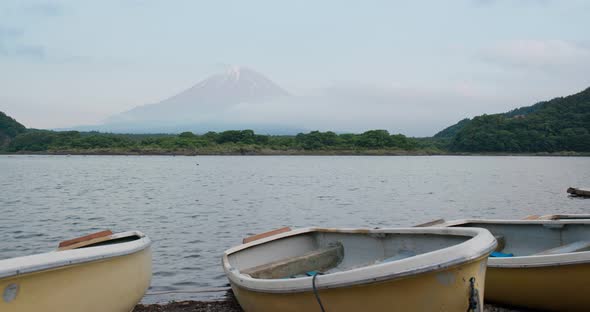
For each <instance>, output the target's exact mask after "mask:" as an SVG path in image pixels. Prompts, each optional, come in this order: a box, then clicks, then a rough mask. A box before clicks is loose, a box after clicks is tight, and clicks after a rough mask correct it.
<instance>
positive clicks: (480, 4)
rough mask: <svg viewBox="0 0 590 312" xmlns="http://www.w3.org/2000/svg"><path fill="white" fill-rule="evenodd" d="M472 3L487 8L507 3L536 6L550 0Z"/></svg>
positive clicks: (480, 1) (487, 0)
mask: <svg viewBox="0 0 590 312" xmlns="http://www.w3.org/2000/svg"><path fill="white" fill-rule="evenodd" d="M473 2H474V3H475V4H476V5H478V6H489V5H494V4H497V3H499V2H504V3H506V2H509V3H510V4H520V5H536V4H542V5H544V4H547V3H549V2H550V0H517V1H515V0H510V1H501V0H473Z"/></svg>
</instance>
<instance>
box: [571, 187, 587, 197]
mask: <svg viewBox="0 0 590 312" xmlns="http://www.w3.org/2000/svg"><path fill="white" fill-rule="evenodd" d="M567 192H568V193H570V194H571V195H572V196H580V197H590V189H580V188H575V187H570V188H568V189H567Z"/></svg>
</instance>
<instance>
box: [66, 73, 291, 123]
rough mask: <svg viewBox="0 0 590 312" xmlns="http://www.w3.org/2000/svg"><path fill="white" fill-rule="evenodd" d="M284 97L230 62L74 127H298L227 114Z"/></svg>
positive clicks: (257, 76) (285, 94) (259, 76)
mask: <svg viewBox="0 0 590 312" xmlns="http://www.w3.org/2000/svg"><path fill="white" fill-rule="evenodd" d="M286 97H289V93H288V92H287V91H285V90H284V89H283V88H281V87H280V86H278V85H277V84H276V83H274V82H273V81H271V80H270V79H268V78H266V77H265V76H264V75H262V74H260V73H258V72H256V71H254V70H252V69H249V68H245V67H239V66H233V67H231V68H230V69H229V70H227V71H226V72H224V73H219V74H214V75H212V76H210V77H208V78H206V79H204V80H202V81H200V82H199V83H197V84H196V85H194V86H192V87H191V88H189V89H187V90H185V91H183V92H181V93H179V94H177V95H174V96H172V97H170V98H167V99H165V100H162V101H160V102H157V103H153V104H147V105H143V106H139V107H136V108H133V109H131V110H129V111H126V112H123V113H121V114H117V115H114V116H112V117H110V118H108V119H107V120H106V121H105V123H104V124H102V125H98V126H84V127H77V128H76V129H83V130H88V129H93V130H101V131H112V132H130V133H136V132H181V131H195V132H206V131H222V130H228V129H243V128H250V129H254V130H256V131H257V132H261V133H291V132H296V131H298V130H300V129H295V128H291V127H289V126H286V125H283V124H273V123H270V122H250V121H248V120H239V118H228V116H227V113H228V112H229V111H231V110H232V108H235V107H236V106H239V105H244V104H248V103H265V102H276V101H280V100H283V99H284V98H286Z"/></svg>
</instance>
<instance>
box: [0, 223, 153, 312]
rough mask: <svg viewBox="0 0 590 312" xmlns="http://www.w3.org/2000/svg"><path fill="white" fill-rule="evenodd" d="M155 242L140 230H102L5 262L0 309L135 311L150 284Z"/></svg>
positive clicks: (29, 311) (27, 311)
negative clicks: (45, 250) (113, 231)
mask: <svg viewBox="0 0 590 312" xmlns="http://www.w3.org/2000/svg"><path fill="white" fill-rule="evenodd" d="M150 245H151V241H150V239H149V238H148V237H147V236H145V235H144V234H143V233H141V232H137V231H132V232H123V233H118V234H113V233H112V232H110V231H103V232H99V233H95V234H92V235H89V236H84V237H81V238H77V239H73V240H69V241H66V242H62V243H61V244H60V247H59V249H58V250H56V251H52V252H48V253H42V254H35V255H30V256H23V257H18V258H11V259H5V260H0V293H1V294H2V299H1V300H0V311H3V312H33V311H34V312H38V311H64V312H69V311H71V312H73V311H89V312H104V311H109V312H110V311H113V312H128V311H131V310H132V309H133V308H134V306H135V304H137V302H139V300H140V299H141V298H142V297H143V295H144V293H145V291H146V290H147V288H148V287H149V284H150V280H151V276H152V270H151V265H152V264H151V258H152V255H151V248H150Z"/></svg>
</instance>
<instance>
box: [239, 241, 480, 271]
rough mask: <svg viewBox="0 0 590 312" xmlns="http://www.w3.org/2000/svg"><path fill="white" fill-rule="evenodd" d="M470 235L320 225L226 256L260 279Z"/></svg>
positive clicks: (375, 258) (342, 267)
mask: <svg viewBox="0 0 590 312" xmlns="http://www.w3.org/2000/svg"><path fill="white" fill-rule="evenodd" d="M470 238H471V237H470V236H460V235H451V234H440V235H439V234H414V233H412V234H405V233H404V234H400V233H370V232H369V231H366V230H365V231H357V232H337V231H330V230H318V231H312V232H306V233H302V234H298V235H293V236H287V237H284V238H280V239H276V240H272V241H269V242H266V243H263V244H259V245H255V246H251V247H249V248H245V249H242V250H239V251H237V252H234V253H231V254H229V255H228V261H229V263H230V265H231V266H232V267H234V268H236V269H238V270H239V271H240V273H241V274H247V275H249V276H251V277H253V278H258V279H283V278H298V277H306V276H312V275H315V274H317V273H322V274H330V273H334V272H341V271H346V270H351V269H354V268H359V267H364V266H370V265H375V264H379V263H384V262H391V261H396V260H401V259H405V258H409V257H412V256H416V255H419V254H423V253H427V252H430V251H434V250H438V249H442V248H446V247H450V246H453V245H456V244H460V243H462V242H465V241H467V240H469V239H470Z"/></svg>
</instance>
